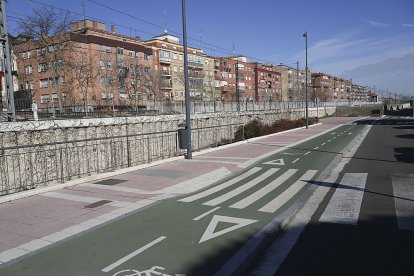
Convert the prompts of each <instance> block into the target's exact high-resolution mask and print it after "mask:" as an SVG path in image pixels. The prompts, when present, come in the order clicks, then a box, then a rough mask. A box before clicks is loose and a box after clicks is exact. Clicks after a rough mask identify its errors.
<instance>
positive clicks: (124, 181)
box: [0, 118, 355, 265]
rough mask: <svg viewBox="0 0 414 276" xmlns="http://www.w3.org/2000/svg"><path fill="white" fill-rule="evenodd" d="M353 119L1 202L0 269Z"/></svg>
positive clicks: (323, 121) (267, 137)
mask: <svg viewBox="0 0 414 276" xmlns="http://www.w3.org/2000/svg"><path fill="white" fill-rule="evenodd" d="M354 120H355V118H328V119H325V120H322V124H318V125H315V126H310V127H309V129H308V130H306V129H295V130H290V131H286V132H283V133H277V134H273V135H269V136H266V137H260V138H254V139H250V140H248V141H243V142H238V143H235V144H231V145H226V146H222V147H219V148H214V149H208V150H205V151H202V152H197V153H194V154H193V159H192V160H186V159H184V158H183V157H180V158H172V159H169V160H162V161H160V162H157V164H156V165H153V166H148V165H144V166H138V167H135V168H132V169H131V168H128V169H127V171H128V172H125V170H124V172H123V173H122V172H114V173H111V175H108V174H105V177H106V178H101V179H98V178H99V177H102V176H94V177H93V178H91V179H94V180H86V179H84V180H83V182H82V183H79V181H77V183H79V184H76V185H67V184H66V185H65V186H66V187H64V188H52V189H51V188H47V189H43V190H42V189H39V190H35V192H38V194H37V195H32V196H29V197H24V198H21V199H13V200H11V201H9V202H5V203H2V204H0V218H1V219H0V265H1V264H3V263H6V262H8V261H11V260H14V259H16V258H19V257H22V256H24V255H26V254H28V253H31V252H33V251H36V250H38V249H41V248H44V247H46V246H50V245H53V244H54V243H56V242H60V241H62V240H64V239H66V238H69V237H71V236H74V235H79V234H80V233H82V232H84V231H88V230H90V229H92V228H94V227H96V226H99V225H102V224H105V223H109V222H110V221H112V220H113V219H117V218H120V217H122V216H125V215H127V214H128V213H130V212H133V211H136V210H138V209H141V208H145V207H148V206H150V205H152V204H154V203H156V202H157V201H161V200H163V199H166V198H170V197H174V196H176V195H180V194H186V193H190V192H194V191H196V190H199V189H202V188H205V187H206V186H208V185H211V184H213V183H215V182H217V181H219V180H221V179H223V178H226V177H230V176H231V175H233V174H235V173H238V172H240V171H241V170H244V168H246V167H248V166H250V165H251V164H253V163H254V162H255V160H258V159H261V158H263V157H265V156H266V155H268V154H269V153H270V152H273V153H274V151H275V150H278V149H283V148H284V147H286V146H289V145H293V144H295V143H298V142H301V141H303V140H305V139H309V138H310V137H313V136H316V135H319V134H321V133H324V132H326V131H329V130H330V129H332V128H335V127H337V126H339V125H341V124H346V123H349V122H351V121H354ZM81 181H82V180H81ZM69 184H70V183H69ZM32 192H33V191H32ZM14 197H15V196H11V197H10V199H11V198H14ZM3 199H4V198H3Z"/></svg>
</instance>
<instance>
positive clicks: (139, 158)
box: [0, 124, 242, 195]
mask: <svg viewBox="0 0 414 276" xmlns="http://www.w3.org/2000/svg"><path fill="white" fill-rule="evenodd" d="M240 126H242V125H241V124H230V125H221V126H211V127H206V128H202V129H201V128H200V129H199V128H194V129H193V130H192V141H193V142H192V146H193V150H194V151H198V150H200V149H203V148H209V147H217V146H218V145H221V144H225V143H229V142H232V141H234V139H235V136H234V134H235V133H236V131H237V130H238V128H239V127H240ZM184 153H185V151H184V150H181V149H179V147H178V134H177V131H165V132H154V133H144V134H134V135H125V136H113V137H105V138H96V139H85V140H73V141H66V142H57V143H46V144H36V145H26V146H16V147H3V148H0V195H6V194H11V193H16V192H20V191H24V190H30V189H34V188H37V187H39V186H47V185H55V184H59V183H65V182H67V181H70V180H73V179H77V178H82V177H85V176H89V175H94V174H99V173H105V172H111V171H115V170H119V169H122V168H127V167H132V166H137V165H140V164H145V163H151V162H153V161H156V160H160V159H165V158H169V157H173V156H179V155H183V154H184Z"/></svg>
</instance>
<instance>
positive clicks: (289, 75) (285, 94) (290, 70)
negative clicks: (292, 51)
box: [275, 64, 312, 101]
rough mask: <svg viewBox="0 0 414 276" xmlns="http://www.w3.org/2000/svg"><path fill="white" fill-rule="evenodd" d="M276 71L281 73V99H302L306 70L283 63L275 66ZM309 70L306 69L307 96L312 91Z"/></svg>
mask: <svg viewBox="0 0 414 276" xmlns="http://www.w3.org/2000/svg"><path fill="white" fill-rule="evenodd" d="M275 68H276V71H277V72H279V73H280V74H281V85H282V99H283V101H304V100H305V90H306V89H305V88H306V80H305V79H306V71H305V70H301V69H299V70H298V69H297V68H294V67H290V66H287V65H284V64H279V65H276V66H275ZM311 88H312V78H311V72H310V71H309V70H308V93H309V94H308V96H309V97H310V94H311V93H310V92H311V91H312V89H311Z"/></svg>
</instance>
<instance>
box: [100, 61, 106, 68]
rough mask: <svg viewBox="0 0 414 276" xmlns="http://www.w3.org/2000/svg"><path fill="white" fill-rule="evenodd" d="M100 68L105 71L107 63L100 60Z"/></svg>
mask: <svg viewBox="0 0 414 276" xmlns="http://www.w3.org/2000/svg"><path fill="white" fill-rule="evenodd" d="M99 66H100V67H101V69H105V62H104V61H103V60H100V61H99Z"/></svg>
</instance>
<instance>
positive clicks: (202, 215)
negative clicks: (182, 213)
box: [193, 207, 221, 220]
mask: <svg viewBox="0 0 414 276" xmlns="http://www.w3.org/2000/svg"><path fill="white" fill-rule="evenodd" d="M220 208H221V207H216V208H214V209H211V210H210V211H207V212H205V213H204V214H201V215H199V216H198V217H196V218H193V220H200V219H202V218H204V217H205V216H208V215H209V214H211V213H213V212H214V211H217V210H218V209H220Z"/></svg>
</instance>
